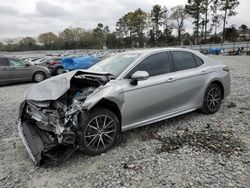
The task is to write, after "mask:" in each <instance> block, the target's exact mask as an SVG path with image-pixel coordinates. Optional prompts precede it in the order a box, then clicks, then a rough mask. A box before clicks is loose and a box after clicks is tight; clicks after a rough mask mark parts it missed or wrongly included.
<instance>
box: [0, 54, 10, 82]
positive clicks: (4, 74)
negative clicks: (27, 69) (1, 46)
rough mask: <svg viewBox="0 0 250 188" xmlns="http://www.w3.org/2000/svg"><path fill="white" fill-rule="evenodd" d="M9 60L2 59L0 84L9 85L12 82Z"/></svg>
mask: <svg viewBox="0 0 250 188" xmlns="http://www.w3.org/2000/svg"><path fill="white" fill-rule="evenodd" d="M9 68H10V67H9V63H8V59H7V58H4V57H0V83H2V84H3V83H8V82H9V80H10V71H9Z"/></svg>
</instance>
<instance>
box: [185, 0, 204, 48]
mask: <svg viewBox="0 0 250 188" xmlns="http://www.w3.org/2000/svg"><path fill="white" fill-rule="evenodd" d="M185 11H186V12H187V13H188V14H189V15H190V16H191V17H192V18H193V19H194V21H193V24H194V36H195V43H196V44H197V43H198V42H199V33H200V31H199V29H200V25H201V14H202V11H203V7H202V3H201V0H188V4H186V5H185Z"/></svg>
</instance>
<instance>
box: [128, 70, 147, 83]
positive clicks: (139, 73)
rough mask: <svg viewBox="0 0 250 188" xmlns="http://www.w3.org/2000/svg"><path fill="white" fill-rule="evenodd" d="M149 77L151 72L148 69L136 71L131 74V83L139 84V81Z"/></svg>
mask: <svg viewBox="0 0 250 188" xmlns="http://www.w3.org/2000/svg"><path fill="white" fill-rule="evenodd" d="M148 77H149V74H148V73H147V72H146V71H136V72H135V73H134V74H132V76H131V79H132V81H131V82H130V84H132V85H137V84H138V81H142V80H147V79H148Z"/></svg>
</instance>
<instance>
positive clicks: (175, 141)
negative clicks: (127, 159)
mask: <svg viewBox="0 0 250 188" xmlns="http://www.w3.org/2000/svg"><path fill="white" fill-rule="evenodd" d="M198 115H199V116H207V115H205V114H200V113H199V112H197V111H195V112H191V113H188V114H184V115H181V116H178V117H175V118H170V119H168V120H163V121H160V122H157V123H154V124H150V125H147V126H145V127H141V128H137V129H134V130H131V131H127V132H125V133H123V134H122V135H121V139H120V143H121V144H122V146H125V145H126V142H128V140H129V139H130V138H133V137H134V135H137V136H136V137H137V138H139V139H140V140H142V141H148V140H158V141H160V143H161V147H160V149H157V150H156V151H155V152H156V153H162V152H168V153H171V152H175V151H176V150H178V149H180V148H182V147H184V146H189V147H192V148H193V149H196V150H202V149H203V150H206V151H208V152H213V153H215V154H218V153H220V154H222V155H225V156H226V157H230V156H231V155H241V154H242V152H245V151H246V150H247V147H246V145H245V143H244V142H242V141H241V139H240V138H238V137H236V136H235V135H234V134H233V132H232V131H224V130H219V129H213V128H212V127H211V125H210V124H208V123H204V126H203V128H201V129H199V130H195V131H194V130H190V128H189V127H190V126H188V123H186V125H185V124H183V122H185V121H186V122H188V120H189V119H191V118H194V117H195V116H198ZM181 122H182V123H181ZM171 128H172V129H171ZM170 129H171V131H170ZM164 130H166V131H168V133H167V134H166V135H164V136H163V135H162V134H161V132H162V131H164Z"/></svg>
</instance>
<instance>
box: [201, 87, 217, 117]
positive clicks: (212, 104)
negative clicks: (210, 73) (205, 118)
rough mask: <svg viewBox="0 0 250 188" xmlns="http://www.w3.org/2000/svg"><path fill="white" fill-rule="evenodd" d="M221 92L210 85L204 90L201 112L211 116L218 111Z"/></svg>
mask: <svg viewBox="0 0 250 188" xmlns="http://www.w3.org/2000/svg"><path fill="white" fill-rule="evenodd" d="M221 101H222V91H221V88H220V87H219V86H218V85H217V84H210V85H209V86H208V88H207V90H206V93H205V96H204V99H203V106H202V109H201V111H202V112H204V113H206V114H213V113H215V112H217V111H218V110H219V109H220V105H221Z"/></svg>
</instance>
